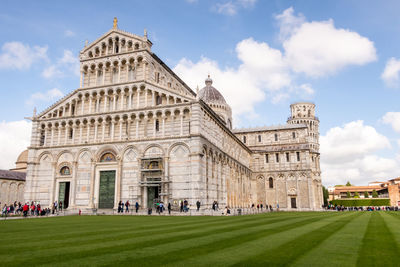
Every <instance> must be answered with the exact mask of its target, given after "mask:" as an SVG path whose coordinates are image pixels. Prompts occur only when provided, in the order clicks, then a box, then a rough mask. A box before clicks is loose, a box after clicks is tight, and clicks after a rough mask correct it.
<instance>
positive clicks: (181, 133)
mask: <svg viewBox="0 0 400 267" xmlns="http://www.w3.org/2000/svg"><path fill="white" fill-rule="evenodd" d="M180 135H183V110H181V131H180Z"/></svg>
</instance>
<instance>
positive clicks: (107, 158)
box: [100, 152, 115, 162]
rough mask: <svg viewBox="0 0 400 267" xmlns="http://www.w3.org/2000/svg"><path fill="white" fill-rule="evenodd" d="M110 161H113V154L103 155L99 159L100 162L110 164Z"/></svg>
mask: <svg viewBox="0 0 400 267" xmlns="http://www.w3.org/2000/svg"><path fill="white" fill-rule="evenodd" d="M110 161H115V156H114V154H113V153H110V152H108V153H104V154H103V156H101V158H100V162H110Z"/></svg>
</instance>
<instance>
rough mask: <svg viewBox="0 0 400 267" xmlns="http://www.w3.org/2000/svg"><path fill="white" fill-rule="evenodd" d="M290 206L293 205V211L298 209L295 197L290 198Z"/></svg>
mask: <svg viewBox="0 0 400 267" xmlns="http://www.w3.org/2000/svg"><path fill="white" fill-rule="evenodd" d="M290 204H291V207H292V209H297V206H296V198H295V197H292V198H290Z"/></svg>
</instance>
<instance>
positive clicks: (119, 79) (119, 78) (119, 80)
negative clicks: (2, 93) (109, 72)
mask: <svg viewBox="0 0 400 267" xmlns="http://www.w3.org/2000/svg"><path fill="white" fill-rule="evenodd" d="M120 82H121V63H119V64H118V83H120Z"/></svg>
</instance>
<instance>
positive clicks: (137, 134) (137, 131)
mask: <svg viewBox="0 0 400 267" xmlns="http://www.w3.org/2000/svg"><path fill="white" fill-rule="evenodd" d="M138 138H139V118H136V139H138Z"/></svg>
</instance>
